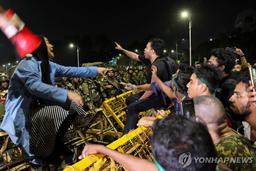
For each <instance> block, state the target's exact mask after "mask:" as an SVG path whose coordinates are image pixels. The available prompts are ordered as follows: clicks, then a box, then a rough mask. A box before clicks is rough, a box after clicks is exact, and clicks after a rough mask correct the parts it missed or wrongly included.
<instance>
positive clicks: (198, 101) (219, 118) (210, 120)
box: [193, 96, 226, 129]
mask: <svg viewBox="0 0 256 171" xmlns="http://www.w3.org/2000/svg"><path fill="white" fill-rule="evenodd" d="M193 100H194V107H195V116H196V118H197V119H198V121H201V122H202V123H204V124H206V125H207V127H208V129H210V128H211V127H214V128H218V127H219V126H220V125H222V124H224V123H226V114H225V109H224V106H223V104H222V103H221V102H220V100H219V99H218V98H216V97H214V96H198V97H195V98H194V99H193Z"/></svg>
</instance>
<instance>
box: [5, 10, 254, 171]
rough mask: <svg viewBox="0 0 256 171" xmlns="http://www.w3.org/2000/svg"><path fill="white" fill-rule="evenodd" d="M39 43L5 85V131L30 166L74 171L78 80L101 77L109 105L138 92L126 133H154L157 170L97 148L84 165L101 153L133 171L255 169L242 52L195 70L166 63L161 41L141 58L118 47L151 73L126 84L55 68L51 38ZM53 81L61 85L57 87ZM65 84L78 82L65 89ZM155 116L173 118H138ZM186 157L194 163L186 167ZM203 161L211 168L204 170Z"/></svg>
mask: <svg viewBox="0 0 256 171" xmlns="http://www.w3.org/2000/svg"><path fill="white" fill-rule="evenodd" d="M1 11H2V9H1V8H0V12H1ZM5 20H7V19H6V18H5V17H4V15H0V21H1V22H0V27H1V29H2V30H3V32H5V33H6V32H8V29H6V28H7V27H8V26H9V25H8V24H10V23H11V22H9V21H8V20H7V22H6V21H5ZM2 21H4V22H2ZM11 21H12V20H11ZM23 27H24V26H23ZM21 29H22V28H21ZM8 33H9V32H8ZM16 34H19V31H17V33H16ZM37 43H38V46H37V47H36V48H34V49H33V50H32V51H31V52H30V53H29V54H27V55H26V57H25V58H24V59H22V60H21V61H20V63H19V64H18V65H17V68H16V70H15V71H14V73H13V75H12V77H11V78H10V82H7V83H8V84H9V87H8V93H7V96H5V98H6V99H5V114H4V117H3V120H2V123H1V127H0V129H1V130H3V131H5V132H7V133H8V135H9V137H10V138H11V140H12V142H13V143H14V144H16V145H18V146H19V147H21V149H22V150H23V151H24V154H25V155H26V158H27V160H28V161H29V162H30V163H31V165H33V166H35V167H37V166H42V165H44V164H45V161H47V162H52V161H57V159H56V155H57V156H62V157H63V158H64V160H65V162H66V163H67V164H72V162H73V161H70V156H72V152H71V151H70V150H69V149H68V148H67V147H65V145H64V143H63V134H64V133H65V131H66V130H67V128H68V127H69V126H70V122H71V121H72V120H73V119H74V117H75V116H76V115H75V113H77V109H79V108H83V106H84V103H87V101H86V99H84V98H82V96H81V94H84V95H85V96H87V95H88V92H87V91H88V87H89V86H88V85H89V84H86V83H83V84H82V82H81V80H80V79H79V78H78V77H83V78H88V77H96V76H97V74H99V75H103V77H101V78H99V80H101V81H100V82H101V83H97V84H99V87H100V88H102V89H104V90H108V89H109V90H110V91H109V92H108V91H104V93H105V95H104V93H102V92H103V91H102V92H101V95H100V96H105V97H110V96H111V95H112V93H111V91H112V90H113V91H116V92H115V93H117V94H118V93H122V92H123V91H122V90H121V89H120V86H121V85H122V86H124V88H125V89H127V90H134V91H137V93H136V94H134V95H132V96H130V97H128V98H127V99H126V103H127V106H128V107H127V111H126V115H125V127H124V131H123V132H124V134H127V133H129V132H130V131H131V130H133V129H135V128H136V127H137V126H147V127H152V129H153V135H152V138H151V148H152V153H153V157H154V162H150V161H146V160H143V159H139V158H136V157H133V156H130V155H127V154H122V153H119V152H117V151H113V150H110V149H108V148H106V147H104V146H102V145H93V144H89V145H86V146H85V147H84V149H83V151H82V154H81V155H80V156H79V158H80V159H82V158H84V157H85V156H87V155H89V154H95V153H103V154H106V155H109V156H111V157H112V158H113V159H114V160H116V161H117V162H119V163H121V164H122V165H123V166H124V167H125V168H127V169H128V170H143V169H146V170H255V169H256V151H255V147H254V142H255V141H256V119H255V117H256V116H254V115H256V92H255V86H254V81H255V80H256V79H255V78H253V77H254V73H255V70H254V68H253V66H251V65H250V64H249V63H247V61H246V57H245V54H244V53H243V51H242V50H241V49H239V48H230V47H224V48H216V49H213V50H212V51H211V52H210V55H209V59H208V61H207V62H205V63H202V64H198V65H197V66H196V67H193V66H189V65H188V64H186V63H185V62H184V63H183V62H181V63H179V64H178V63H176V61H175V60H174V59H171V60H170V61H168V63H167V62H166V60H165V59H166V58H165V57H164V55H163V50H164V48H165V42H164V40H162V39H159V38H154V39H150V40H149V41H148V43H147V44H146V47H145V49H144V55H143V56H140V55H138V54H137V53H135V52H132V51H129V50H127V49H125V48H123V47H122V46H121V45H120V44H118V43H116V49H117V50H119V51H121V52H122V53H124V54H125V55H126V56H128V57H129V58H131V59H132V60H136V61H140V62H141V63H143V64H144V65H145V72H144V76H145V78H146V81H145V82H143V81H137V82H136V81H134V80H133V81H132V79H130V77H129V78H128V77H126V76H125V75H127V73H129V72H131V71H127V72H123V76H122V75H120V72H115V71H113V70H112V69H109V68H104V67H67V66H62V65H59V64H56V63H54V62H52V61H51V58H53V57H54V53H53V45H52V44H51V43H50V42H49V40H48V38H46V37H44V36H37ZM237 60H239V61H241V64H238V63H237ZM238 66H240V67H238ZM131 74H132V76H131V77H137V76H138V77H140V78H144V77H143V76H141V74H139V72H137V73H136V72H135V71H134V72H133V71H132V72H131ZM106 75H107V77H106ZM139 75H140V76H139ZM55 77H62V80H63V81H60V83H59V84H58V86H56V81H55ZM66 77H74V78H73V79H72V80H70V81H67V79H66ZM118 77H119V78H118ZM139 80H141V79H139ZM66 83H68V84H66ZM144 83H145V84H144ZM4 85H5V84H4V82H1V91H2V88H5V90H6V86H5V87H4ZM96 86H97V85H96ZM113 88H114V89H115V90H114V89H113ZM115 93H113V94H115ZM187 102H190V104H192V109H193V110H190V113H187V112H186V110H185V108H186V107H188V106H186V105H185V104H187ZM90 107H91V108H92V107H95V106H89V108H90ZM190 107H191V106H190ZM70 108H72V110H70ZM152 108H153V109H155V110H156V113H160V114H161V115H164V116H165V115H166V114H165V112H164V110H165V109H166V108H169V109H171V110H172V112H173V114H174V115H172V116H165V117H164V118H163V119H157V118H156V117H155V116H150V117H142V118H140V116H139V113H140V112H143V111H147V110H148V109H152ZM185 155H186V156H187V157H189V159H190V160H188V161H187V160H184V158H183V159H181V157H182V156H185ZM198 158H203V159H206V158H208V159H211V160H207V161H208V162H199V161H198V160H196V159H198ZM188 162H189V163H188Z"/></svg>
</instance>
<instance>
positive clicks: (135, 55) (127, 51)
mask: <svg viewBox="0 0 256 171" xmlns="http://www.w3.org/2000/svg"><path fill="white" fill-rule="evenodd" d="M115 44H116V47H115V48H116V49H117V50H120V51H121V52H123V53H124V54H125V55H126V56H128V57H129V58H131V59H133V60H136V61H140V59H139V55H138V54H137V53H135V52H132V51H129V50H126V49H124V48H123V47H122V46H121V45H119V44H118V43H117V42H115Z"/></svg>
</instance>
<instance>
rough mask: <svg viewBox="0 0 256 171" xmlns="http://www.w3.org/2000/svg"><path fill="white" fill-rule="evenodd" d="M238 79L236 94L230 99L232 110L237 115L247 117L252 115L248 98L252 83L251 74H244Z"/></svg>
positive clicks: (245, 72)
mask: <svg viewBox="0 0 256 171" xmlns="http://www.w3.org/2000/svg"><path fill="white" fill-rule="evenodd" d="M236 79H237V82H236V83H237V84H236V85H235V89H234V93H233V95H232V96H231V97H230V98H229V101H230V108H231V109H232V110H233V112H235V113H236V114H239V115H241V116H244V117H246V116H248V115H249V114H250V113H251V110H250V103H249V98H248V88H249V81H250V76H249V72H247V71H244V72H242V73H241V74H240V75H238V77H237V78H236Z"/></svg>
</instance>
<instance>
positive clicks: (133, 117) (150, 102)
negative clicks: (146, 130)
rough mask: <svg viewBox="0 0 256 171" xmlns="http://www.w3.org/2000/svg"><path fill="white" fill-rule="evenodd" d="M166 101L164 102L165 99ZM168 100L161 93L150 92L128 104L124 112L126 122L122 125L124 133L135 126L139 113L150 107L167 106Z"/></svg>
mask: <svg viewBox="0 0 256 171" xmlns="http://www.w3.org/2000/svg"><path fill="white" fill-rule="evenodd" d="M164 98H165V100H166V102H165V100H164ZM169 102H170V99H169V98H166V97H163V96H162V95H161V94H158V95H155V94H152V95H151V96H149V97H148V98H145V99H142V100H137V101H135V102H133V103H131V104H129V106H128V109H127V112H126V124H125V127H124V134H127V133H128V132H129V131H130V130H132V129H135V128H136V127H137V122H138V119H139V113H140V112H143V111H146V110H148V109H151V108H160V107H167V106H168V104H169Z"/></svg>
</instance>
